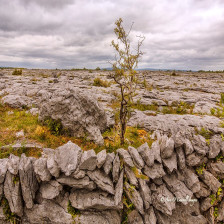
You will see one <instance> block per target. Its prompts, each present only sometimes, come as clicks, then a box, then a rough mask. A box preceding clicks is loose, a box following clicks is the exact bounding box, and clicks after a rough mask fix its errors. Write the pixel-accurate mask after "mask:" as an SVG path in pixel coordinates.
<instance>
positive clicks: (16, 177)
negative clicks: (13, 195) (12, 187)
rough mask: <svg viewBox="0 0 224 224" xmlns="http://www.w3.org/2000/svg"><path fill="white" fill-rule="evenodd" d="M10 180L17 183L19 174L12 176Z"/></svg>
mask: <svg viewBox="0 0 224 224" xmlns="http://www.w3.org/2000/svg"><path fill="white" fill-rule="evenodd" d="M12 181H13V183H14V184H16V183H18V182H19V176H18V175H16V176H13V178H12Z"/></svg>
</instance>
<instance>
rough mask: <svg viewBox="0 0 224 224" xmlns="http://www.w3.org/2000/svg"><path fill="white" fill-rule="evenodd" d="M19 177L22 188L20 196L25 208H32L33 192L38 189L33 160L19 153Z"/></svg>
mask: <svg viewBox="0 0 224 224" xmlns="http://www.w3.org/2000/svg"><path fill="white" fill-rule="evenodd" d="M19 179H20V183H21V188H22V196H23V200H24V202H25V205H26V207H27V208H32V207H33V204H34V199H35V194H36V191H37V190H38V187H39V186H38V181H37V178H36V175H35V173H34V168H33V161H32V159H31V158H29V157H26V156H25V154H22V155H21V158H20V164H19Z"/></svg>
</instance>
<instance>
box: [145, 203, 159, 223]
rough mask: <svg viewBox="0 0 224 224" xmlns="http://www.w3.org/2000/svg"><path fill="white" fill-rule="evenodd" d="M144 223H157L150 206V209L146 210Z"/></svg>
mask: <svg viewBox="0 0 224 224" xmlns="http://www.w3.org/2000/svg"><path fill="white" fill-rule="evenodd" d="M144 221H145V223H146V224H156V223H157V222H156V221H157V219H156V215H155V213H154V209H153V207H152V206H150V208H149V209H147V210H146V212H145V215H144Z"/></svg>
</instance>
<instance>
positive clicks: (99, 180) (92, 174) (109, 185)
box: [87, 169, 114, 194]
mask: <svg viewBox="0 0 224 224" xmlns="http://www.w3.org/2000/svg"><path fill="white" fill-rule="evenodd" d="M87 175H88V176H89V178H90V179H91V180H92V181H94V182H95V183H96V185H97V186H98V187H99V188H100V189H102V190H104V191H106V192H108V193H110V194H114V186H113V182H112V180H111V179H110V178H109V176H108V175H106V174H105V173H103V171H101V170H99V169H98V170H94V171H87Z"/></svg>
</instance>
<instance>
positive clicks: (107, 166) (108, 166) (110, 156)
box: [103, 152, 115, 175]
mask: <svg viewBox="0 0 224 224" xmlns="http://www.w3.org/2000/svg"><path fill="white" fill-rule="evenodd" d="M114 157H115V154H114V152H112V153H107V158H106V161H105V163H104V165H103V169H104V172H105V173H106V174H107V175H108V174H109V173H110V171H111V170H112V164H113V161H114Z"/></svg>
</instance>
